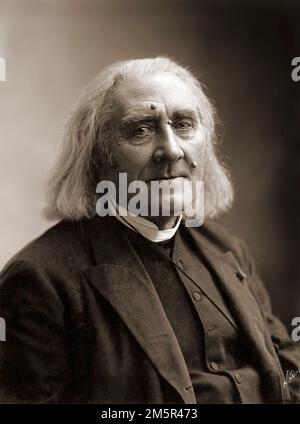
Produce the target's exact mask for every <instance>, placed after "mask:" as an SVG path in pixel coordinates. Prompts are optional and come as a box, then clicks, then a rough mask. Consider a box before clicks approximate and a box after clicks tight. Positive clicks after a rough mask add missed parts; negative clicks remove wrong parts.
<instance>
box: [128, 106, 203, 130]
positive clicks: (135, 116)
mask: <svg viewBox="0 0 300 424" xmlns="http://www.w3.org/2000/svg"><path fill="white" fill-rule="evenodd" d="M183 117H184V118H191V119H193V121H198V120H199V117H198V113H197V112H196V111H194V110H193V109H181V110H176V111H174V113H173V115H172V117H171V119H172V120H175V119H178V118H183ZM158 119H159V116H158V115H157V114H156V113H147V112H145V113H143V112H132V113H130V114H128V115H126V116H124V117H123V118H121V129H122V128H126V127H128V126H132V125H135V124H137V123H139V122H149V121H151V122H153V121H157V120H158Z"/></svg>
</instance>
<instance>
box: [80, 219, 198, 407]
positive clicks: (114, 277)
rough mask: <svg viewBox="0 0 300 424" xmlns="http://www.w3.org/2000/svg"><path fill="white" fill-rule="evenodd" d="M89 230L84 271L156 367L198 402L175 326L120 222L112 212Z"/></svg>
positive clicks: (190, 399)
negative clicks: (90, 261)
mask: <svg viewBox="0 0 300 424" xmlns="http://www.w3.org/2000/svg"><path fill="white" fill-rule="evenodd" d="M88 233H89V238H90V241H91V246H92V250H93V253H94V258H95V266H93V267H91V268H89V269H87V270H85V271H84V275H85V277H86V278H87V279H88V280H89V281H90V282H91V283H92V284H93V285H94V286H95V287H96V289H97V290H98V291H99V292H100V293H101V294H102V296H104V297H105V298H106V300H107V301H108V302H109V303H110V304H111V305H112V306H113V308H114V309H115V310H116V311H117V312H118V314H119V315H120V317H121V318H122V320H123V321H124V323H125V324H126V325H127V327H128V328H129V330H130V331H131V333H132V334H133V335H134V337H135V338H136V340H137V342H138V343H139V344H140V346H141V347H142V348H143V349H144V351H145V352H146V354H147V355H148V357H149V358H150V360H151V361H152V363H153V365H154V366H155V368H156V369H157V371H158V372H159V373H160V374H161V375H162V376H163V377H164V378H165V379H166V380H167V381H168V382H169V383H170V384H171V385H172V386H173V387H174V388H175V389H176V390H177V392H178V393H179V394H180V395H181V397H182V399H183V400H184V402H185V403H196V399H195V394H194V390H193V387H192V382H191V379H190V376H189V373H188V369H187V366H186V363H185V360H184V358H183V355H182V352H181V349H180V347H179V344H178V341H177V339H176V336H175V334H174V331H173V329H172V327H171V325H170V323H169V321H168V319H167V316H166V314H165V312H164V309H163V307H162V305H161V302H160V300H159V297H158V295H157V293H156V290H155V288H154V286H153V284H152V282H151V280H150V278H149V276H148V274H147V272H146V270H145V269H144V267H143V265H142V263H141V262H140V260H139V258H138V256H137V255H136V253H135V251H134V249H133V248H132V247H131V245H130V243H129V241H128V239H127V237H126V234H125V232H124V230H123V227H122V224H120V223H119V222H118V221H117V220H116V219H115V218H114V217H107V218H95V219H93V220H91V222H90V223H89V224H88ZM100 239H101V240H100ZM106 241H108V242H107V243H106Z"/></svg>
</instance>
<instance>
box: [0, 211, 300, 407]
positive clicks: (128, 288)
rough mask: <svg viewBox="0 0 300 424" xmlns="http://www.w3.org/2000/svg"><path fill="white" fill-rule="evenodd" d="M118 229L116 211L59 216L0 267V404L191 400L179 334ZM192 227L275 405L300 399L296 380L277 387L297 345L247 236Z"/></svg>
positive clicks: (294, 360) (298, 359)
mask: <svg viewBox="0 0 300 424" xmlns="http://www.w3.org/2000/svg"><path fill="white" fill-rule="evenodd" d="M122 230H123V227H122V224H120V223H119V222H118V221H117V220H116V219H115V218H114V217H107V218H98V217H97V218H94V219H92V220H82V221H74V222H61V223H59V224H57V225H56V226H54V227H52V228H51V229H49V230H48V231H47V232H46V233H45V234H43V235H42V236H41V237H39V238H38V239H36V240H34V241H33V242H32V243H30V244H29V245H28V246H26V247H25V248H24V249H23V250H22V251H21V252H19V253H18V254H17V255H16V256H15V257H14V258H13V259H12V260H11V261H10V262H9V263H8V265H7V266H6V267H5V269H4V270H3V272H2V274H1V280H0V316H2V317H3V318H4V319H5V320H6V332H7V334H6V337H7V340H6V341H5V342H0V349H1V351H0V402H2V403H16V402H34V403H38V402H41V403H50V402H55V403H62V402H68V403H70V402H76V403H100V404H104V403H195V395H194V391H193V388H192V384H191V380H190V376H189V373H188V370H187V367H186V364H185V361H184V358H183V355H182V353H181V350H180V347H179V344H178V342H177V339H176V337H175V335H174V332H173V330H172V328H171V326H170V324H169V321H168V319H167V317H166V314H165V312H164V310H163V308H162V305H161V303H160V300H159V298H158V295H157V293H156V291H155V288H154V286H153V284H152V282H151V280H150V278H149V276H148V274H147V273H146V271H145V269H144V267H143V265H142V264H141V262H140V260H139V258H138V257H137V255H136V253H135V251H134V250H133V249H132V247H131V245H130V243H129V241H128V239H127V237H126V235H125V232H124V231H122ZM188 231H190V233H191V235H192V237H193V238H194V240H195V242H196V243H197V245H198V246H199V248H200V249H201V251H202V253H203V255H204V256H205V258H206V260H207V262H208V263H209V264H210V266H211V267H212V269H213V270H214V271H215V273H216V275H217V278H218V279H219V283H220V286H221V287H222V290H223V292H224V295H225V296H226V299H227V304H228V307H229V309H230V311H231V313H232V314H233V316H234V317H235V320H236V322H237V324H238V326H239V328H240V331H241V332H243V333H244V334H245V337H246V340H247V344H248V348H249V350H250V351H251V353H252V355H253V357H254V358H255V360H256V364H257V367H258V368H259V370H260V373H261V375H262V378H263V382H264V390H268V391H270V393H272V394H273V395H272V398H273V399H274V401H280V400H281V399H282V398H283V397H285V396H286V395H284V392H287V391H288V390H285V388H287V387H288V388H289V389H290V390H289V391H290V392H291V393H292V396H294V398H295V397H296V396H298V398H299V397H300V395H299V390H298V394H296V389H295V388H296V384H297V383H298V384H299V380H298V381H297V379H295V380H294V381H293V383H291V384H290V385H289V386H286V385H285V384H284V372H285V370H296V369H298V368H300V354H299V348H298V347H297V346H296V345H295V344H293V343H292V342H291V340H290V337H289V335H288V334H287V332H286V330H285V328H284V327H283V325H282V324H281V323H280V322H279V321H278V320H277V319H276V318H275V317H274V316H273V315H272V313H271V308H270V303H269V298H268V295H267V294H266V291H265V289H264V287H263V285H262V283H261V281H260V279H259V278H258V276H257V275H256V273H255V269H254V265H253V261H252V259H251V257H250V256H249V254H248V252H247V249H246V248H245V246H244V244H243V243H242V242H241V241H239V240H238V239H236V238H234V237H232V236H229V235H228V234H227V233H226V232H225V230H224V229H223V228H221V227H220V226H219V225H217V224H215V223H209V224H206V225H204V226H202V227H200V228H190V229H189V230H188ZM239 269H242V271H243V272H244V273H245V274H246V275H247V278H246V279H243V278H241V275H240V274H239ZM279 360H280V361H281V364H282V365H280V362H279ZM282 367H283V368H284V371H283V369H282Z"/></svg>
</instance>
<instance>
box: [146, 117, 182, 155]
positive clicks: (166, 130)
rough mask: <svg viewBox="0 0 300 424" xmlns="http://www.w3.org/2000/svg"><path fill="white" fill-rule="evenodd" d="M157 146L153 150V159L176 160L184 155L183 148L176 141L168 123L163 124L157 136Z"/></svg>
mask: <svg viewBox="0 0 300 424" xmlns="http://www.w3.org/2000/svg"><path fill="white" fill-rule="evenodd" d="M157 137H158V141H157V147H156V149H155V151H154V154H153V158H154V160H155V161H157V162H160V161H173V162H177V161H178V160H180V159H182V158H183V156H184V152H183V150H182V149H181V148H180V146H179V145H178V143H177V141H176V136H175V135H174V133H173V129H172V127H171V126H170V125H169V124H166V125H164V127H163V128H162V129H161V133H160V134H159V135H158V136H157Z"/></svg>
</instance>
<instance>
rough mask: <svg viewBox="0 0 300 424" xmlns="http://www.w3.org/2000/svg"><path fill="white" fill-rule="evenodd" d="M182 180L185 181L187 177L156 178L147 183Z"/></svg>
mask: <svg viewBox="0 0 300 424" xmlns="http://www.w3.org/2000/svg"><path fill="white" fill-rule="evenodd" d="M179 179H182V180H184V179H185V177H184V176H183V175H176V176H167V177H166V176H162V177H156V178H151V179H149V180H148V181H147V183H151V181H158V182H160V181H166V182H173V181H176V180H179Z"/></svg>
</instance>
